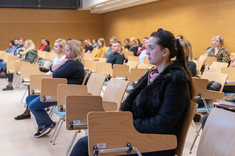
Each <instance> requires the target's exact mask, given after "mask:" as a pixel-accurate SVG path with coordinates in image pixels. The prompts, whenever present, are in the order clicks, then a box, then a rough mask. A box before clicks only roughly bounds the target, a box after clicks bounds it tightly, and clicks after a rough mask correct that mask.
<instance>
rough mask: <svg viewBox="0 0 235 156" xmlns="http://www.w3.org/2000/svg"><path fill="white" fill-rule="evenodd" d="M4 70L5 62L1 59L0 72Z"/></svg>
mask: <svg viewBox="0 0 235 156" xmlns="http://www.w3.org/2000/svg"><path fill="white" fill-rule="evenodd" d="M2 71H6V64H5V63H4V62H3V61H0V72H2Z"/></svg>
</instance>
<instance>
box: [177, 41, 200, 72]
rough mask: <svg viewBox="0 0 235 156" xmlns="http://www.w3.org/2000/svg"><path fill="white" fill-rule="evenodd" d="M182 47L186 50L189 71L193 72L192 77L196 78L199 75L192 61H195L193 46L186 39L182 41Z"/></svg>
mask: <svg viewBox="0 0 235 156" xmlns="http://www.w3.org/2000/svg"><path fill="white" fill-rule="evenodd" d="M180 46H181V47H182V48H183V50H184V53H185V58H186V62H187V67H188V69H189V71H190V72H191V74H192V76H193V77H194V76H196V75H197V65H196V63H194V62H193V61H192V59H193V53H192V46H191V44H190V42H189V41H188V40H184V39H181V40H180Z"/></svg>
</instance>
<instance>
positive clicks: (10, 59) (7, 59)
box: [3, 53, 20, 62]
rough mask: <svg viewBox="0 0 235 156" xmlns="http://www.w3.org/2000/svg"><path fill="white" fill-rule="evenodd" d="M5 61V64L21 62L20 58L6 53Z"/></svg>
mask: <svg viewBox="0 0 235 156" xmlns="http://www.w3.org/2000/svg"><path fill="white" fill-rule="evenodd" d="M3 60H4V62H8V61H17V60H20V58H19V57H18V56H15V55H12V54H10V53H5V54H4V56H3Z"/></svg>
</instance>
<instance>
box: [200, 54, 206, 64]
mask: <svg viewBox="0 0 235 156" xmlns="http://www.w3.org/2000/svg"><path fill="white" fill-rule="evenodd" d="M206 58H207V55H201V56H200V57H199V59H198V61H202V62H203V63H204V62H205V60H206Z"/></svg>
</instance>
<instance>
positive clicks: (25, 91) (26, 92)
mask: <svg viewBox="0 0 235 156" xmlns="http://www.w3.org/2000/svg"><path fill="white" fill-rule="evenodd" d="M27 91H28V89H26V90H25V92H24V95H23V97H22V98H21V101H20V103H22V102H23V99H24V97H25V95H26V93H27Z"/></svg>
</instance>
